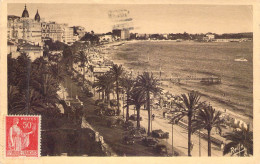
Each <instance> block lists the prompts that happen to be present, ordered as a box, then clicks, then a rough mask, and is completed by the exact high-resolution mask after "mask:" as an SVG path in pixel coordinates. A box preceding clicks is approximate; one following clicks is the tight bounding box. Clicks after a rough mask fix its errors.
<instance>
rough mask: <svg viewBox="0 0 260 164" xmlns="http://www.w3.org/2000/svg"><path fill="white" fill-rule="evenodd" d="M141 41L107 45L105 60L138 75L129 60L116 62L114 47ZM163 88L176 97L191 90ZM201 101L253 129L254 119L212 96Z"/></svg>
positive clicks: (167, 83)
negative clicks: (129, 65) (128, 63)
mask: <svg viewBox="0 0 260 164" xmlns="http://www.w3.org/2000/svg"><path fill="white" fill-rule="evenodd" d="M136 42H139V41H122V42H116V43H112V44H107V45H105V46H106V49H107V50H108V51H107V53H106V54H105V58H107V59H108V60H111V61H113V62H114V63H115V64H119V65H120V64H121V65H123V66H124V69H125V70H126V71H129V72H130V71H132V73H133V75H134V76H137V75H138V70H134V69H132V68H130V67H128V66H127V64H126V63H127V62H129V61H127V60H116V59H115V57H116V56H115V53H116V50H117V48H118V47H116V48H113V46H114V45H119V46H122V45H124V44H133V43H136ZM162 84H163V86H162V88H163V89H164V91H166V92H167V91H169V92H170V93H172V94H174V95H180V94H183V93H188V92H189V90H187V89H183V88H181V87H180V86H178V85H177V84H173V83H171V82H163V83H162ZM201 101H206V102H208V103H210V104H211V105H212V106H213V107H214V108H215V109H216V110H219V111H221V112H223V113H225V109H226V114H227V115H230V117H233V118H236V119H238V120H242V121H244V122H246V123H250V128H251V129H252V127H253V119H252V118H249V117H248V116H245V115H242V114H238V113H237V112H236V111H234V110H233V109H231V108H230V106H228V105H225V104H223V103H219V102H218V101H216V100H214V99H211V98H210V96H204V95H202V96H201Z"/></svg>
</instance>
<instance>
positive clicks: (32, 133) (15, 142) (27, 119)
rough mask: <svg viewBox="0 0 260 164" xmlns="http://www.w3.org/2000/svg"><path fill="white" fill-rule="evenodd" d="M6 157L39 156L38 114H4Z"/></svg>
mask: <svg viewBox="0 0 260 164" xmlns="http://www.w3.org/2000/svg"><path fill="white" fill-rule="evenodd" d="M5 123H6V157H39V156H40V116H6V122H5Z"/></svg>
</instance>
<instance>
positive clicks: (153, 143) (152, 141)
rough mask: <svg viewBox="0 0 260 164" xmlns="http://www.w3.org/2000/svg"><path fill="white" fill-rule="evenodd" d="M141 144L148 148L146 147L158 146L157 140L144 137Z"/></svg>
mask: <svg viewBox="0 0 260 164" xmlns="http://www.w3.org/2000/svg"><path fill="white" fill-rule="evenodd" d="M142 141H143V143H144V145H146V146H148V147H154V146H156V145H157V144H158V142H159V141H158V140H157V139H155V138H153V137H145V138H143V140H142Z"/></svg>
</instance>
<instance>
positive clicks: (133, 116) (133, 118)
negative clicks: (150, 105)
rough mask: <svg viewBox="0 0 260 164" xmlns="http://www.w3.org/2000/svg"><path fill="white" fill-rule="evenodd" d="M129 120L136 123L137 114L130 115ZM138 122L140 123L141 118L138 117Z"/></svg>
mask: <svg viewBox="0 0 260 164" xmlns="http://www.w3.org/2000/svg"><path fill="white" fill-rule="evenodd" d="M129 119H130V120H133V121H137V114H132V115H131V116H130V117H129ZM139 119H140V121H142V120H143V119H142V117H141V116H140V118H139Z"/></svg>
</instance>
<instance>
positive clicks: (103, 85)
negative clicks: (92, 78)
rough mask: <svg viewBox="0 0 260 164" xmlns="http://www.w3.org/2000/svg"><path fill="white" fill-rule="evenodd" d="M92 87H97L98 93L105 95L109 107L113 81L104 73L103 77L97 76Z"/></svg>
mask: <svg viewBox="0 0 260 164" xmlns="http://www.w3.org/2000/svg"><path fill="white" fill-rule="evenodd" d="M93 87H97V88H98V91H102V92H104V93H105V96H106V102H107V104H108V106H109V107H110V94H111V93H112V91H113V89H114V81H113V79H111V76H110V74H108V73H106V74H104V75H101V76H98V77H97V82H95V83H94V85H93ZM102 97H103V96H102Z"/></svg>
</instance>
